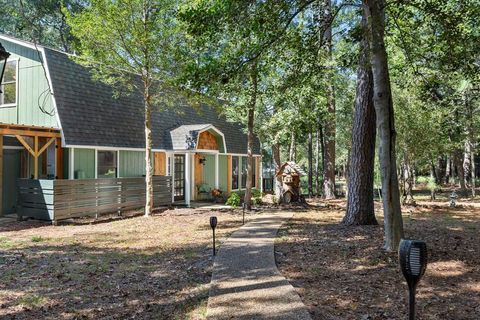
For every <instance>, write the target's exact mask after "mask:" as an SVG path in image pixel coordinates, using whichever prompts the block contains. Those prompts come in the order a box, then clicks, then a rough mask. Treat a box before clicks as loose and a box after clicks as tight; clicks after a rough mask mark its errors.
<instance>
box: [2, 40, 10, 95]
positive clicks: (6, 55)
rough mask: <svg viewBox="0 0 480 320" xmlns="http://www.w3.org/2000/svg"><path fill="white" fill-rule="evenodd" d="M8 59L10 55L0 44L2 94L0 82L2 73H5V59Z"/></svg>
mask: <svg viewBox="0 0 480 320" xmlns="http://www.w3.org/2000/svg"><path fill="white" fill-rule="evenodd" d="M8 57H10V53H9V52H7V50H5V48H4V47H3V46H2V44H1V43H0V93H2V87H1V84H2V81H3V73H4V72H5V67H6V66H7V59H8Z"/></svg>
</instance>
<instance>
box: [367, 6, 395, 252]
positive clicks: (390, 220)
mask: <svg viewBox="0 0 480 320" xmlns="http://www.w3.org/2000/svg"><path fill="white" fill-rule="evenodd" d="M364 4H365V9H366V10H367V21H368V22H369V31H370V39H369V40H370V41H369V42H370V52H371V56H370V61H371V66H372V72H373V93H374V94H373V102H374V106H375V113H376V119H377V130H378V135H379V137H380V146H379V158H380V173H381V178H382V198H383V214H384V223H385V246H384V247H385V249H386V250H387V251H396V250H397V249H398V245H399V243H400V239H401V238H402V237H403V221H402V212H401V207H400V193H399V189H398V177H397V164H396V154H395V138H396V132H395V121H394V114H393V112H394V111H393V100H392V92H391V88H390V76H389V73H388V60H387V52H386V49H385V42H384V33H385V1H384V0H364Z"/></svg>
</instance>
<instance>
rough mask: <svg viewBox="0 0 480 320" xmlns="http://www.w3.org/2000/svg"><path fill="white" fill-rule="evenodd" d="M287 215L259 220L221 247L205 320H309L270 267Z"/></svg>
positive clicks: (263, 217) (274, 264)
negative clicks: (279, 233) (279, 229)
mask: <svg viewBox="0 0 480 320" xmlns="http://www.w3.org/2000/svg"><path fill="white" fill-rule="evenodd" d="M292 215H293V213H292V212H279V213H275V214H271V215H266V216H264V215H262V216H259V217H258V218H256V219H255V220H253V221H252V222H250V223H248V224H246V225H245V226H243V227H242V228H240V229H239V230H237V231H236V232H234V233H233V234H232V235H231V236H230V238H228V239H227V241H226V242H225V243H223V244H222V247H221V248H220V250H219V252H218V255H217V257H216V259H215V263H214V266H213V274H212V284H211V288H210V297H209V299H208V307H207V318H208V319H211V320H213V319H215V320H217V319H278V320H279V319H292V320H293V319H299V320H311V317H310V315H309V313H308V311H307V309H306V307H305V305H304V304H303V302H302V301H301V299H300V297H299V296H298V294H297V293H296V292H295V290H294V289H293V287H292V285H291V284H290V283H289V282H288V281H287V280H286V279H285V278H284V277H283V276H282V275H281V274H280V273H279V271H278V269H277V266H276V263H275V256H274V241H275V236H276V234H277V230H278V228H279V227H280V226H281V225H282V223H283V222H285V221H287V220H288V219H290V218H291V217H292Z"/></svg>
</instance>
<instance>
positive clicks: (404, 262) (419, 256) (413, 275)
mask: <svg viewBox="0 0 480 320" xmlns="http://www.w3.org/2000/svg"><path fill="white" fill-rule="evenodd" d="M398 255H399V260H400V267H401V268H402V273H403V275H404V276H405V279H406V280H407V284H408V291H409V307H410V311H409V320H414V319H415V291H416V289H417V284H418V282H420V279H421V278H422V276H423V274H424V273H425V269H426V268H427V244H426V243H425V242H424V241H420V240H404V239H402V240H401V241H400V249H399V250H398Z"/></svg>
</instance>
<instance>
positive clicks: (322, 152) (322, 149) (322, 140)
mask: <svg viewBox="0 0 480 320" xmlns="http://www.w3.org/2000/svg"><path fill="white" fill-rule="evenodd" d="M318 133H319V135H320V136H319V140H320V155H321V164H322V169H323V168H324V167H325V136H324V134H323V127H322V125H321V124H320V123H319V125H318ZM317 188H320V181H318V187H317ZM317 194H318V195H319V196H320V192H318V193H317Z"/></svg>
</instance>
